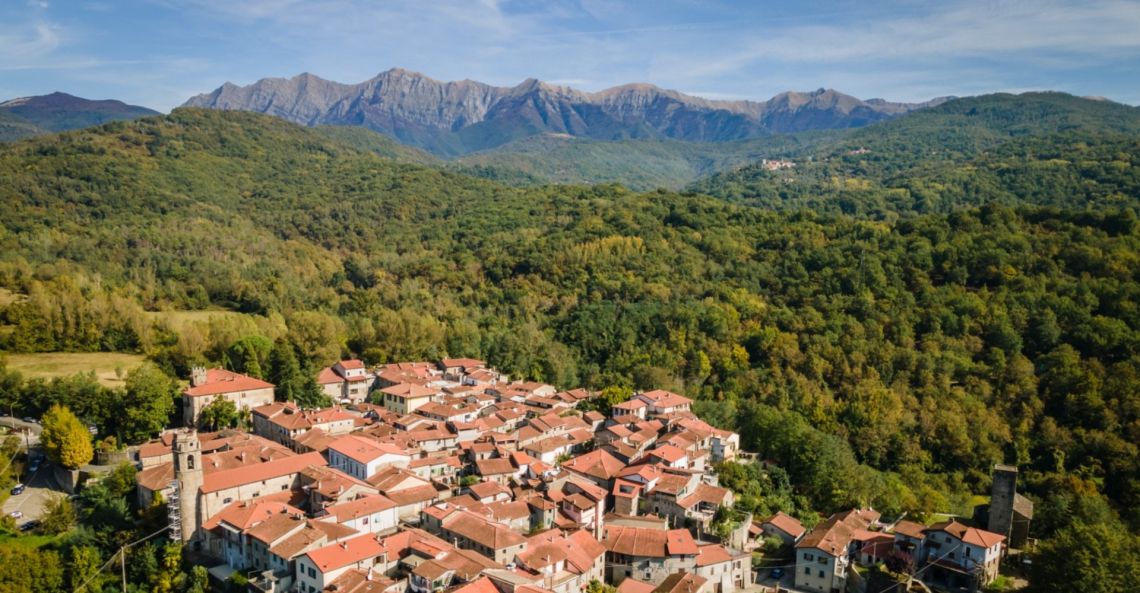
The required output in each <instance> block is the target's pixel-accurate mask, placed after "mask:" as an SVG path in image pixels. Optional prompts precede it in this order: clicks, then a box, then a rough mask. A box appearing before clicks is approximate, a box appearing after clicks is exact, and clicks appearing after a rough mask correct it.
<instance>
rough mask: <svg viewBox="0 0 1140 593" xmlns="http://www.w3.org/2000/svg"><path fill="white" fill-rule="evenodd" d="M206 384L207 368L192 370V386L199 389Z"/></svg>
mask: <svg viewBox="0 0 1140 593" xmlns="http://www.w3.org/2000/svg"><path fill="white" fill-rule="evenodd" d="M205 383H206V367H194V368H192V369H190V386H191V387H198V386H199V385H204V384H205Z"/></svg>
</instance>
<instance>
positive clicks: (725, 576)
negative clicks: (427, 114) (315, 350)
mask: <svg viewBox="0 0 1140 593" xmlns="http://www.w3.org/2000/svg"><path fill="white" fill-rule="evenodd" d="M318 383H319V385H320V386H321V388H322V389H323V390H324V391H325V392H326V394H328V395H329V396H330V397H331V398H332V399H333V400H334V401H336V402H337V404H336V405H335V406H334V407H331V408H326V409H301V408H300V407H298V406H297V405H296V404H294V403H290V402H277V401H274V386H273V385H272V384H270V383H267V382H265V381H262V380H260V379H256V378H254V377H250V376H246V375H242V374H239V373H235V372H231V371H228V370H225V369H220V368H215V369H208V370H207V369H204V368H196V369H194V371H193V373H192V376H191V380H190V385H189V387H187V388H186V389H185V391H184V392H183V417H184V420H185V422H186V424H187V426H186V427H184V428H178V429H173V430H168V431H166V432H164V433H163V434H162V435H161V436H160V437H159V438H158V439H156V440H153V441H151V442H148V443H146V444H144V445H142V446H141V447H140V448H139V449H138V451H137V460H136V461H137V463H138V464H139V466H140V467H141V468H142V469H141V471H139V473H138V477H137V479H138V484H137V496H138V498H139V502H140V504H142V505H143V506H144V507H145V506H147V505H150V504H152V503H155V502H157V501H165V502H167V503H168V505H167V506H168V509H169V530H170V535H171V537H172V539H175V540H181V541H182V542H183V543H184V545H185V549H186V551H187V553H188V554H189V555H190V557H191V558H193V559H194V560H195V561H196V562H199V563H201V564H204V565H206V566H210V567H212V568H210V574H211V575H212V576H213V577H215V578H216V579H218V580H220V581H231V582H232V581H233V578H232V577H233V575H235V574H236V575H241V576H242V577H244V578H247V579H248V586H249V589H250V590H251V591H258V592H263V593H281V592H286V591H299V592H301V593H316V592H318V591H327V592H334V591H335V592H338V593H376V592H390V593H405V592H412V593H430V592H437V591H448V592H452V591H455V592H461V593H544V592H554V593H571V592H575V591H584V590H587V589H589V590H591V591H592V592H596V591H599V590H612V589H609V588H610V587H616V589H617V591H619V592H621V593H734V592H736V591H742V590H760V589H759V588H760V587H763V588H765V589H772V588H783V589H791V590H802V591H810V592H823V593H833V592H839V591H858V590H860V589H859V587H861V586H864V585H865V583H864V582H863V581H864V577H863V576H862V574H863V573H861V571H860V570H859V569H858V568H857V567H871V566H875V565H878V564H882V563H884V562H886V563H890V562H895V563H898V562H899V561H900V559H902V561H904V562H906V563H909V569H908V570H907V572H909V573H910V574H912V575H914V577H915V586H918V587H921V588H923V589H925V588H926V587H927V585H930V586H932V587H936V588H937V587H946V588H954V589H957V588H965V589H971V590H976V589H979V588H981V587H982V586H984V585H985V584H987V583H989V582H991V581H993V580H994V579H995V578H996V577H997V571H998V566H999V563H1000V562H1001V560H1002V558H1003V556H1004V554H1005V550H1006V546H1007V543H1008V541H1009V540H1010V538H1017V537H1024V528H1025V527H1026V526H1027V523H1026V522H1025V521H1026V520H1027V519H1026V517H1027V516H1028V515H1031V512H1032V509H1031V508H1030V509H1028V510H1027V509H1026V508H1025V506H1026V505H1027V504H1028V501H1027V500H1025V499H1024V498H1022V497H1021V496H1020V495H1018V494H1016V469H1014V468H1001V467H999V468H998V470H997V472H996V473H995V480H994V484H995V486H994V488H995V497H994V500H993V503H992V504H991V511H990V513H989V515H990V525H989V527H990V529H991V530H992V531H991V530H982V529H978V528H976V527H971V526H968V525H967V524H965V523H962V522H959V521H957V520H955V519H950V520H947V521H943V522H939V523H935V524H932V525H922V524H919V523H915V522H911V521H908V520H905V519H901V518H894V517H890V518H888V517H882V516H881V515H880V513H879V512H877V511H875V510H874V509H871V508H857V509H851V510H849V511H846V512H842V513H838V514H835V515H832V516H831V517H828V518H821V520H820V521H819V522H818V524H816V525H815V526H814V527H813V528H812V529H807V528H805V526H804V525H803V524H801V522H800V521H798V520H797V519H795V518H793V517H791V516H789V515H786V514H784V513H776V514H775V515H773V516H770V517H751V516H747V515H746V516H745V517H743V518H742V519H740V520H739V521H736V522H732V521H727V520H726V517H729V516H730V515H731V513H730V510H731V509H732V507H733V503H734V493H733V492H732V491H731V490H729V489H728V488H725V487H723V486H721V485H720V484H719V481H718V475H717V470H716V468H717V467H718V464H721V463H723V462H729V461H734V460H735V461H740V462H747V463H760V464H764V463H768V462H765V461H763V460H756V459H754V458H753V457H754V456H752V455H749V454H748V453H747V452H744V451H741V448H740V437H739V435H737V434H735V433H733V432H730V431H726V430H720V429H717V428H715V427H713V426H710V425H709V424H707V423H705V422H704V421H702V420H701V419H699V418H697V417H696V416H695V415H694V414H693V413H692V409H691V408H692V403H693V402H692V400H690V399H689V398H686V397H684V396H682V395H679V394H676V393H671V392H668V391H662V390H657V391H649V392H643V393H635V394H634V395H633V397H632V398H631V399H629V400H628V401H624V402H619V403H616V404H614V405H612V406H609V409H607V410H606V411H607V412H608V414H603V413H601V412H600V411H599V410H598V409H597V408H598V406H597V405H595V403H596V399H597V398H596V395H595V394H592V393H590V392H588V391H587V390H584V389H575V390H570V391H558V390H557V389H556V388H555V387H553V386H551V385H546V384H542V383H536V382H530V381H519V380H515V381H512V380H510V378H509V377H507V376H504V375H503V374H501V373H499V372H497V371H495V370H494V369H493V368H490V367H489V366H488V365H487V364H485V363H484V362H483V361H479V360H471V359H444V360H441V361H439V362H438V363H427V362H409V363H396V364H386V365H382V366H379V367H377V368H372V369H369V368H366V365H364V364H363V363H362V362H361V361H359V360H346V361H341V362H339V363H337V364H335V365H334V366H332V367H329V368H326V369H324V370H322V371H321V372H320V375H319V379H318ZM218 400H229V401H230V402H232V403H233V404H234V405H235V406H236V407H237V408H238V409H239V410H242V411H243V413H245V414H246V418H245V421H244V425H245V426H247V427H249V430H248V431H246V430H224V431H221V432H206V431H200V430H198V428H199V427H198V423H199V420H200V419H201V417H202V412H203V410H205V409H207V407H208V406H210V405H211V404H212V403H214V402H215V401H218ZM1019 519H1021V520H1020V521H1019ZM726 522H727V523H728V525H727V527H725V526H724V525H723V524H724V523H726ZM717 524H721V525H720V527H719V528H718V525H717ZM772 540H776V541H777V543H780V544H782V545H783V547H784V552H785V554H784V556H783V557H784V558H787V559H789V560H787V561H786V562H784V563H783V564H781V565H778V566H773V565H771V564H770V563H767V564H766V563H764V562H763V561H761V562H759V563H758V565H757V566H756V567H754V566H753V551H754V550H758V549H759V548H762V547H763V546H765V542H766V541H772ZM781 577H782V580H781ZM918 581H921V583H920V582H918ZM924 583H925V584H924Z"/></svg>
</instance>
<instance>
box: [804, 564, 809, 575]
mask: <svg viewBox="0 0 1140 593" xmlns="http://www.w3.org/2000/svg"><path fill="white" fill-rule="evenodd" d="M804 574H808V575H810V574H811V567H810V566H805V567H804Z"/></svg>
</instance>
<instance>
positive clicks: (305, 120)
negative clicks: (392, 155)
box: [184, 68, 949, 156]
mask: <svg viewBox="0 0 1140 593" xmlns="http://www.w3.org/2000/svg"><path fill="white" fill-rule="evenodd" d="M946 100H949V98H947V97H939V98H936V99H932V100H931V101H927V102H922V103H893V102H889V101H885V100H882V99H875V100H873V101H863V100H860V99H857V98H855V97H852V96H850V95H845V94H843V93H840V92H838V91H836V90H834V89H824V88H821V89H818V90H816V91H811V92H806V93H805V92H797V91H788V92H785V93H781V94H779V95H776V96H775V97H773V98H771V99H769V100H767V101H749V100H736V101H723V100H714V99H705V98H702V97H697V96H693V95H688V94H685V93H682V92H679V91H675V90H670V89H663V88H661V87H658V86H656V85H652V84H648V83H629V84H624V85H619V86H615V87H611V88H608V89H603V90H601V91H597V92H589V91H582V90H578V89H574V88H572V87H568V86H559V85H554V84H551V83H547V82H543V81H541V80H538V79H535V78H528V79H526V80H524V81H523V82H521V83H520V84H518V85H515V86H513V87H500V86H493V85H489V84H486V83H482V82H478V81H474V80H469V79H468V80H461V81H440V80H436V79H434V78H431V77H428V76H425V75H423V74H421V73H418V72H413V71H409V70H405V69H402V68H392V69H390V70H386V71H384V72H381V73H380V74H378V75H376V76H375V77H373V78H370V79H368V80H366V81H363V82H360V83H357V84H345V83H339V82H335V81H330V80H325V79H323V78H321V77H319V76H316V75H313V74H311V73H308V72H305V73H302V74H299V75H297V76H294V77H292V78H287V79H286V78H263V79H260V80H258V81H256V82H254V83H253V84H250V85H246V86H238V85H235V84H233V83H230V82H227V83H225V84H223V85H222V86H220V87H218V88H217V89H215V90H213V91H211V92H209V93H204V94H200V95H196V96H194V97H191V98H190V99H189V100H187V101H186V103H185V104H184V106H189V107H206V108H212V109H223V110H240V111H255V112H259V113H267V114H269V115H274V116H277V117H280V118H282V119H286V120H288V121H292V122H294V123H299V124H303V125H308V126H313V125H356V126H362V127H366V128H369V129H372V130H374V131H377V132H380V133H383V134H386V135H389V136H392V137H394V138H396V139H398V140H400V141H401V142H404V143H406V144H410V145H412V146H416V147H418V148H422V149H425V150H428V151H430V152H433V153H435V154H437V155H440V156H457V155H461V154H467V153H471V152H477V151H480V150H487V149H491V148H494V147H496V146H500V145H503V144H507V143H509V142H511V141H513V140H517V139H519V138H523V137H527V136H532V135H536V134H542V133H562V134H568V135H571V136H580V137H588V138H594V139H598V140H620V139H627V138H641V139H675V140H690V141H704V142H719V141H727V140H741V139H746V138H755V137H759V136H764V135H768V134H772V133H783V132H796V131H805V130H814V129H831V128H847V127H861V126H863V125H867V124H869V123H874V122H876V121H881V120H883V119H888V118H890V117H894V116H896V115H900V114H903V113H908V112H910V111H914V110H916V109H922V108H925V107H930V106H933V105H939V104H941V103H944V102H945V101H946Z"/></svg>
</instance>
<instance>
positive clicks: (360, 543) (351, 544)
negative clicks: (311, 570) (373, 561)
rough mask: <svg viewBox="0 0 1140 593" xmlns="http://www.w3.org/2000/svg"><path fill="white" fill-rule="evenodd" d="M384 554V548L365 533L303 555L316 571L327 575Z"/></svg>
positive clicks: (373, 537) (373, 536) (374, 538)
mask: <svg viewBox="0 0 1140 593" xmlns="http://www.w3.org/2000/svg"><path fill="white" fill-rule="evenodd" d="M383 553H384V546H382V545H381V544H380V542H379V541H378V540H377V539H376V536H375V535H372V534H371V533H366V534H364V535H361V536H357V537H353V538H349V539H346V540H344V541H342V542H338V543H335V544H330V545H327V546H325V547H323V548H318V549H316V550H312V551H310V552H308V553H306V554H305V555H306V556H308V557H309V560H310V561H312V563H313V564H314V565H316V567H317V570H319V571H321V572H322V573H328V572H331V571H334V570H336V569H338V568H343V567H345V566H348V565H350V564H356V563H357V562H360V561H362V560H367V559H369V558H376V557H377V556H380V555H381V554H383Z"/></svg>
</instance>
